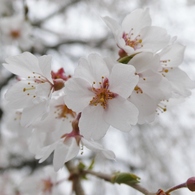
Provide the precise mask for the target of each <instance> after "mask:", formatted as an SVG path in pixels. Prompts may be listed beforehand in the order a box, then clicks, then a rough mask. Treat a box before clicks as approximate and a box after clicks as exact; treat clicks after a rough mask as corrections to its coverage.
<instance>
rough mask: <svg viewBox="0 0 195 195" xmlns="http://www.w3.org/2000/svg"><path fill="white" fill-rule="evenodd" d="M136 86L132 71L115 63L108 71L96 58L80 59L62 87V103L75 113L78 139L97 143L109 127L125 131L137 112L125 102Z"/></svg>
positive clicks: (132, 123)
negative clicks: (63, 98) (78, 133)
mask: <svg viewBox="0 0 195 195" xmlns="http://www.w3.org/2000/svg"><path fill="white" fill-rule="evenodd" d="M137 82H138V76H137V75H135V68H134V67H133V66H130V65H128V66H127V65H124V64H120V63H117V62H115V65H114V66H113V68H112V69H111V71H110V70H109V68H108V66H107V64H106V62H105V61H104V60H103V59H102V58H101V57H100V56H99V55H98V54H90V55H89V57H88V60H86V59H81V60H80V62H79V65H78V67H77V68H76V70H75V74H74V77H73V78H72V79H69V80H68V81H67V83H66V86H65V102H66V104H67V105H68V106H69V107H70V108H71V109H73V110H75V111H76V112H77V113H79V112H82V114H81V118H80V120H79V128H80V132H81V135H83V136H84V137H85V138H88V139H90V138H92V139H94V140H98V139H100V138H102V137H103V136H104V135H105V133H106V131H107V130H108V128H109V126H110V125H111V126H113V127H115V128H117V129H119V130H121V131H129V130H130V129H131V125H135V124H136V123H137V116H138V110H137V108H136V107H135V106H134V105H133V104H132V103H131V102H129V101H128V100H127V98H128V97H129V96H130V95H131V93H132V91H133V89H134V87H135V86H136V84H137Z"/></svg>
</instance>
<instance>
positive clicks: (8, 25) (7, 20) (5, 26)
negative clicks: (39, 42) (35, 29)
mask: <svg viewBox="0 0 195 195" xmlns="http://www.w3.org/2000/svg"><path fill="white" fill-rule="evenodd" d="M0 30H1V33H2V40H3V41H4V43H5V44H15V43H16V44H18V46H19V47H21V48H22V49H23V50H26V49H29V48H30V47H31V46H32V44H33V42H32V39H31V37H30V34H31V30H32V28H31V26H30V24H29V23H28V22H27V21H25V20H24V19H23V18H22V17H21V16H11V17H4V18H1V20H0Z"/></svg>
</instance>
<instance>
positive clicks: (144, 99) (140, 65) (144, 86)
mask: <svg viewBox="0 0 195 195" xmlns="http://www.w3.org/2000/svg"><path fill="white" fill-rule="evenodd" d="M128 64H130V65H132V66H134V67H135V69H136V74H137V75H138V76H139V82H138V84H137V85H136V86H135V88H134V91H133V92H132V94H131V96H130V97H129V101H131V102H132V103H133V104H135V106H136V107H137V108H138V110H139V119H138V123H140V124H143V123H145V122H152V121H153V120H154V119H155V115H156V110H157V109H158V104H159V102H160V101H161V100H164V99H169V98H170V96H171V89H172V88H171V86H170V83H169V82H168V81H167V80H166V79H164V77H163V76H162V75H161V74H160V73H159V68H160V67H161V64H160V56H159V55H157V54H155V55H154V54H153V53H151V52H142V53H139V54H137V55H135V56H134V57H133V58H132V59H131V60H130V61H129V63H128Z"/></svg>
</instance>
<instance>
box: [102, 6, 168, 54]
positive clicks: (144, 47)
mask: <svg viewBox="0 0 195 195" xmlns="http://www.w3.org/2000/svg"><path fill="white" fill-rule="evenodd" d="M103 20H104V21H105V23H106V24H107V25H108V27H109V28H110V29H111V30H112V32H113V34H114V36H115V40H116V43H117V45H118V47H119V48H120V49H122V51H124V52H125V53H126V54H127V55H131V54H134V53H139V52H141V51H150V52H156V51H158V50H160V49H162V48H164V47H165V46H166V45H167V44H168V43H169V41H170V36H169V35H167V32H166V30H164V29H163V28H160V27H156V26H151V18H150V15H149V10H148V9H136V10H135V11H133V12H131V13H130V14H128V15H127V16H126V17H125V18H124V20H123V21H122V24H121V26H120V25H119V24H118V23H117V22H116V21H115V20H113V19H112V18H110V17H108V16H106V17H104V18H103ZM120 52H121V51H120ZM122 53H123V52H122ZM125 53H124V54H123V55H126V54H125Z"/></svg>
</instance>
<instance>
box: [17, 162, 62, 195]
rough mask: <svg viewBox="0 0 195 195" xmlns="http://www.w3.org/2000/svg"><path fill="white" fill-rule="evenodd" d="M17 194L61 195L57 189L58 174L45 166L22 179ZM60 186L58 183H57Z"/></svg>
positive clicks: (50, 167)
mask: <svg viewBox="0 0 195 195" xmlns="http://www.w3.org/2000/svg"><path fill="white" fill-rule="evenodd" d="M23 178H24V179H23V181H22V182H21V183H20V185H19V192H20V193H21V194H28V195H56V194H57V195H62V193H61V192H60V189H59V187H58V173H56V172H55V171H54V170H53V167H52V166H46V167H44V168H41V169H39V170H37V171H36V172H34V174H31V175H29V176H28V177H23ZM59 184H60V183H59Z"/></svg>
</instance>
